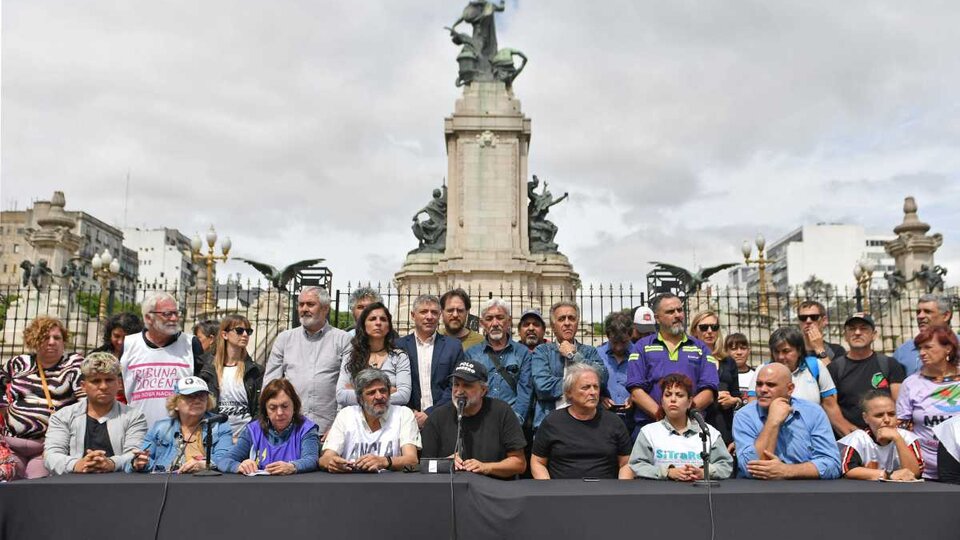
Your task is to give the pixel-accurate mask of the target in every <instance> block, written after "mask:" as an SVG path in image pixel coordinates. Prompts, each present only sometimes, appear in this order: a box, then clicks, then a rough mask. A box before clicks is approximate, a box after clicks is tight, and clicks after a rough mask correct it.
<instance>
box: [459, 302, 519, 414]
mask: <svg viewBox="0 0 960 540" xmlns="http://www.w3.org/2000/svg"><path fill="white" fill-rule="evenodd" d="M480 326H482V327H483V332H484V334H485V339H484V341H483V343H479V344H477V345H474V346H473V347H470V348H469V349H467V353H466V356H467V358H468V359H470V360H473V361H474V362H478V363H480V364H483V365H484V366H485V367H486V368H487V373H488V374H489V378H488V379H487V384H488V385H489V389H488V390H487V397H492V398H496V399H500V400H503V401H506V402H507V404H508V405H510V408H511V409H513V412H514V413H516V415H517V419H519V420H520V423H521V424H523V420H524V418H525V417H526V416H527V411H528V410H529V409H530V399H531V396H532V394H533V382H532V381H531V379H530V351H529V350H528V349H527V347H526V346H525V345H523V344H522V343H518V342H516V341H514V340H513V339H511V338H510V331H511V329H512V328H513V321H512V317H511V316H510V304H507V303H506V302H504V301H503V299H502V298H492V299H490V300H488V301H487V302H486V303H484V304H483V306H481V309H480Z"/></svg>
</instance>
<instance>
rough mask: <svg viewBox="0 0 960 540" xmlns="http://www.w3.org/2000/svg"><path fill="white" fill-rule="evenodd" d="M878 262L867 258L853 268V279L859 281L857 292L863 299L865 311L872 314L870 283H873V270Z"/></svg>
mask: <svg viewBox="0 0 960 540" xmlns="http://www.w3.org/2000/svg"><path fill="white" fill-rule="evenodd" d="M876 267H877V263H876V261H874V260H873V259H871V258H869V257H867V258H863V259H860V260H859V261H857V264H856V265H854V267H853V277H854V278H856V280H857V290H859V291H860V294H861V295H862V297H863V311H865V312H867V313H869V312H870V282H871V281H873V269H874V268H876Z"/></svg>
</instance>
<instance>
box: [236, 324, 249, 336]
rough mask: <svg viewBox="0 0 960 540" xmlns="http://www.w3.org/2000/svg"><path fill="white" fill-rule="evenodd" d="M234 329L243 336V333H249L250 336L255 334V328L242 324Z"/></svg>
mask: <svg viewBox="0 0 960 540" xmlns="http://www.w3.org/2000/svg"><path fill="white" fill-rule="evenodd" d="M233 331H234V332H236V333H237V335H238V336H242V335H243V334H247V335H248V336H252V335H253V328H243V327H241V326H237V327H235V328H234V329H233Z"/></svg>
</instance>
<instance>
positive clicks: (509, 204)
mask: <svg viewBox="0 0 960 540" xmlns="http://www.w3.org/2000/svg"><path fill="white" fill-rule="evenodd" d="M503 9H504V8H503V4H502V3H501V4H495V3H492V2H485V1H471V2H470V3H469V4H468V5H467V7H466V8H465V9H464V12H463V16H462V17H461V18H460V19H459V20H457V22H456V23H454V24H453V26H451V27H450V28H448V30H450V34H451V37H452V39H453V42H454V43H455V44H457V45H462V49H461V52H460V55H459V56H458V58H457V60H458V64H459V68H460V71H459V76H458V78H457V82H456V84H457V86H463V87H464V90H463V95H462V97H460V98H459V99H458V100H457V102H456V105H455V107H454V112H453V115H452V116H451V117H449V118H447V119H446V120H445V122H444V134H445V137H446V146H447V177H446V184H445V185H444V186H443V187H442V188H441V189H436V190H434V192H433V199H432V200H431V201H430V202H429V203H428V204H427V205H426V206H425V207H424V208H423V209H421V210H420V211H418V212H417V213H416V215H414V218H413V221H414V223H413V226H412V228H413V233H414V235H415V236H416V238H417V240H418V242H419V245H418V247H417V248H416V249H414V250H413V251H411V252H410V253H409V254H408V255H407V258H406V261H405V263H404V265H403V267H402V268H401V269H400V271H399V272H397V274H396V276H395V279H396V284H397V286H398V288H399V289H400V291H401V297H404V296H405V293H407V292H409V293H410V294H414V295H415V294H418V293H420V292H427V291H430V292H443V291H445V290H447V289H449V288H453V287H463V288H465V289H468V290H470V292H471V294H473V295H483V296H487V295H488V293H493V294H494V295H499V294H501V291H503V294H507V295H509V296H512V297H520V296H522V297H524V298H526V299H531V300H530V301H526V300H525V303H524V307H530V306H531V305H533V307H542V308H545V307H549V306H540V305H539V302H538V300H536V299H537V298H538V297H545V298H551V299H554V300H555V299H559V298H560V297H563V298H569V297H571V296H572V295H573V293H574V291H575V290H576V288H577V287H579V276H578V275H577V273H576V272H574V270H573V267H572V266H571V265H570V262H569V260H568V259H567V257H566V256H564V255H563V254H561V253H560V252H559V251H558V246H557V244H556V243H555V242H554V237H555V236H556V234H557V229H558V228H557V226H556V225H555V224H554V223H552V222H550V221H549V220H547V219H546V215H547V212H548V210H549V208H550V207H551V206H554V205H556V204H558V203H559V202H561V201H563V200H564V199H566V198H567V194H563V195H562V196H560V197H559V198H554V196H553V195H552V194H551V193H550V191H549V190H548V189H547V183H546V182H543V183H542V187H541V182H540V179H539V178H537V177H536V176H534V177H533V179H532V180H530V181H529V182H528V181H527V178H528V173H527V171H528V156H529V150H530V133H531V129H530V119H529V118H527V117H526V116H524V114H523V112H522V111H521V109H520V101H519V100H517V98H516V97H515V95H514V93H513V81H514V80H515V79H516V77H517V75H519V73H520V71H521V70H522V69H523V66H524V65H526V62H527V57H526V56H525V55H523V53H521V52H520V51H517V50H515V49H498V48H497V38H496V31H495V27H494V14H495V13H496V12H498V11H503ZM462 22H466V23H469V24H471V25H473V32H472V33H471V34H465V33H460V32H458V31H457V30H456V28H457V25H458V24H460V23H462ZM514 58H519V59H520V60H521V62H522V63H521V65H520V66H514V63H513V62H514ZM421 216H426V217H425V219H421ZM518 307H519V306H518ZM403 309H405V307H401V310H403Z"/></svg>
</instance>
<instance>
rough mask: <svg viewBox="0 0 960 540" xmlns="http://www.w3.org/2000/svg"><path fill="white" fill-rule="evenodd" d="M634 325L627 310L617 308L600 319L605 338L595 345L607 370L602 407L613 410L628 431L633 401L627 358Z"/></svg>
mask: <svg viewBox="0 0 960 540" xmlns="http://www.w3.org/2000/svg"><path fill="white" fill-rule="evenodd" d="M633 326H634V325H633V320H632V319H631V318H630V315H629V314H627V313H624V312H622V311H617V312H614V313H611V314H610V315H607V318H606V319H604V321H603V328H604V331H605V332H606V334H607V342H606V343H604V344H603V345H600V346H599V347H597V354H599V355H600V360H602V361H603V365H604V366H605V367H606V368H607V372H608V373H609V374H610V378H609V379H607V388H606V390H607V393H608V394H609V397H604V398H603V401H602V403H601V404H602V405H603V408H605V409H607V410H609V411H611V412H614V413H616V414H617V416H619V417H620V419H621V420H623V423H624V425H626V426H627V430H629V431H630V432H631V433H632V432H633V401H632V400H631V399H630V391H629V390H627V358H628V357H629V356H630V347H631V345H633V342H632V341H630V335H631V334H632V333H633Z"/></svg>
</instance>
